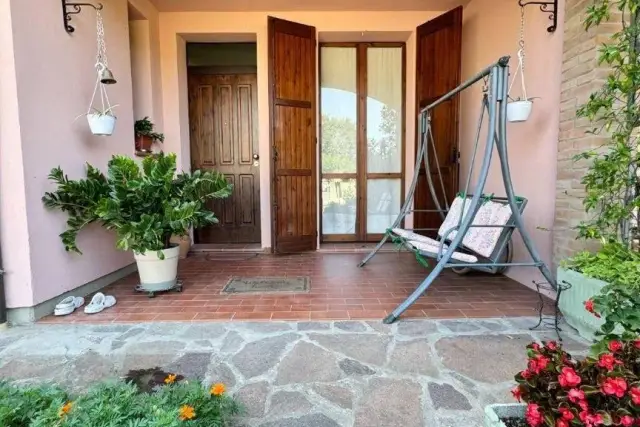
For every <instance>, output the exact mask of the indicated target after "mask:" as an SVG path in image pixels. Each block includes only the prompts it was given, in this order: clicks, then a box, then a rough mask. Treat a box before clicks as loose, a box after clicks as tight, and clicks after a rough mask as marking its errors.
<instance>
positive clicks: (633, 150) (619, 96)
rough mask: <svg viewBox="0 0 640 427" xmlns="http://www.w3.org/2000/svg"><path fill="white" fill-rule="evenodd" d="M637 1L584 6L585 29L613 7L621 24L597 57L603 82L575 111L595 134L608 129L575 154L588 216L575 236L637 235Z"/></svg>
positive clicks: (627, 240) (603, 0)
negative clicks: (582, 165)
mask: <svg viewBox="0 0 640 427" xmlns="http://www.w3.org/2000/svg"><path fill="white" fill-rule="evenodd" d="M639 5H640V1H638V0H615V1H614V0H594V2H593V4H591V5H590V6H589V7H588V8H587V15H586V19H585V28H586V29H587V30H589V29H590V28H592V27H594V26H598V25H601V24H603V23H605V22H607V21H609V20H610V18H611V16H612V15H611V11H612V10H614V11H616V15H615V16H616V17H620V16H621V17H622V18H621V19H620V23H621V24H622V25H621V29H620V30H619V31H618V32H616V33H615V34H613V36H612V37H611V41H610V42H609V43H606V44H604V45H603V46H602V47H601V48H600V51H599V58H598V60H599V63H600V64H605V65H606V66H607V67H610V69H611V73H610V74H609V76H608V77H607V79H606V81H605V83H604V85H603V87H602V88H601V89H600V90H598V91H597V92H595V93H593V94H591V96H590V98H589V101H588V102H587V103H586V104H585V105H583V106H582V107H581V108H580V109H579V110H578V117H583V118H587V119H589V120H590V121H591V122H592V123H593V124H594V125H595V126H596V127H595V128H593V129H592V130H591V132H592V133H593V134H600V133H603V132H604V133H605V135H606V138H605V139H604V141H605V142H604V143H603V145H602V146H601V147H599V148H597V149H593V150H589V151H587V152H585V153H581V154H579V155H578V156H576V160H581V159H582V160H586V161H589V162H590V167H589V169H588V171H587V173H586V174H585V175H584V177H583V179H582V183H583V184H584V185H585V189H586V197H585V198H584V200H583V203H584V206H585V209H586V211H587V213H589V214H591V215H590V216H591V218H590V219H589V220H587V221H584V222H582V223H581V224H580V225H579V226H578V232H579V236H580V237H583V238H588V239H591V238H606V239H607V240H611V239H614V240H619V241H622V242H623V243H624V244H626V245H631V244H632V241H633V239H634V238H636V237H637V227H636V224H637V220H638V208H639V207H640V192H639V191H638V190H639V189H640V185H639V182H638V166H639V165H640V152H639V151H638V143H639V141H638V132H637V131H636V128H637V127H638V126H639V125H640V105H639V104H638V103H637V102H636V97H637V94H638V91H640V56H639V46H638V35H639V34H640V23H639V15H638V6H639Z"/></svg>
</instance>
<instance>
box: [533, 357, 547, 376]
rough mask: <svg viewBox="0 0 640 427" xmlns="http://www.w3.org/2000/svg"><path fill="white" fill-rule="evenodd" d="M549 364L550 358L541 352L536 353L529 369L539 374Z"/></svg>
mask: <svg viewBox="0 0 640 427" xmlns="http://www.w3.org/2000/svg"><path fill="white" fill-rule="evenodd" d="M548 364H549V359H548V358H546V357H544V356H543V355H541V354H536V356H535V357H534V358H533V359H531V360H529V370H530V371H531V372H533V373H534V374H539V373H540V372H541V371H543V370H544V369H545V368H546V367H547V365H548Z"/></svg>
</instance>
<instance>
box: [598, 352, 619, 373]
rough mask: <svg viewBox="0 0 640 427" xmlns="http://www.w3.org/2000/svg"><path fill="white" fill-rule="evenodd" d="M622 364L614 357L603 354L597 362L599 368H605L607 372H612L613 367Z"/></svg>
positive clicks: (609, 354)
mask: <svg viewBox="0 0 640 427" xmlns="http://www.w3.org/2000/svg"><path fill="white" fill-rule="evenodd" d="M621 364H622V362H621V361H619V360H618V359H616V358H615V356H614V355H613V354H611V353H605V354H603V355H601V356H600V359H599V360H598V366H599V367H601V368H606V369H607V370H608V371H612V370H613V368H614V367H615V365H621Z"/></svg>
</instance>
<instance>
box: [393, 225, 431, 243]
mask: <svg viewBox="0 0 640 427" xmlns="http://www.w3.org/2000/svg"><path fill="white" fill-rule="evenodd" d="M391 231H392V232H393V234H395V235H396V236H400V237H402V239H404V240H415V241H416V242H423V243H429V244H434V245H439V244H440V242H438V241H437V240H434V239H432V238H430V237H427V236H423V235H421V234H417V233H414V232H413V231H409V230H405V229H403V228H394V229H392V230H391Z"/></svg>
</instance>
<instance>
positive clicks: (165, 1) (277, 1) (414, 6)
mask: <svg viewBox="0 0 640 427" xmlns="http://www.w3.org/2000/svg"><path fill="white" fill-rule="evenodd" d="M469 1H470V0H151V2H152V3H153V4H155V6H156V7H157V8H158V10H159V11H160V12H195V11H223V12H230V11H292V10H294V11H299V10H317V11H328V10H369V11H387V10H435V11H441V10H442V11H444V10H449V9H453V8H454V7H456V6H459V5H466V4H467V3H469Z"/></svg>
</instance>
